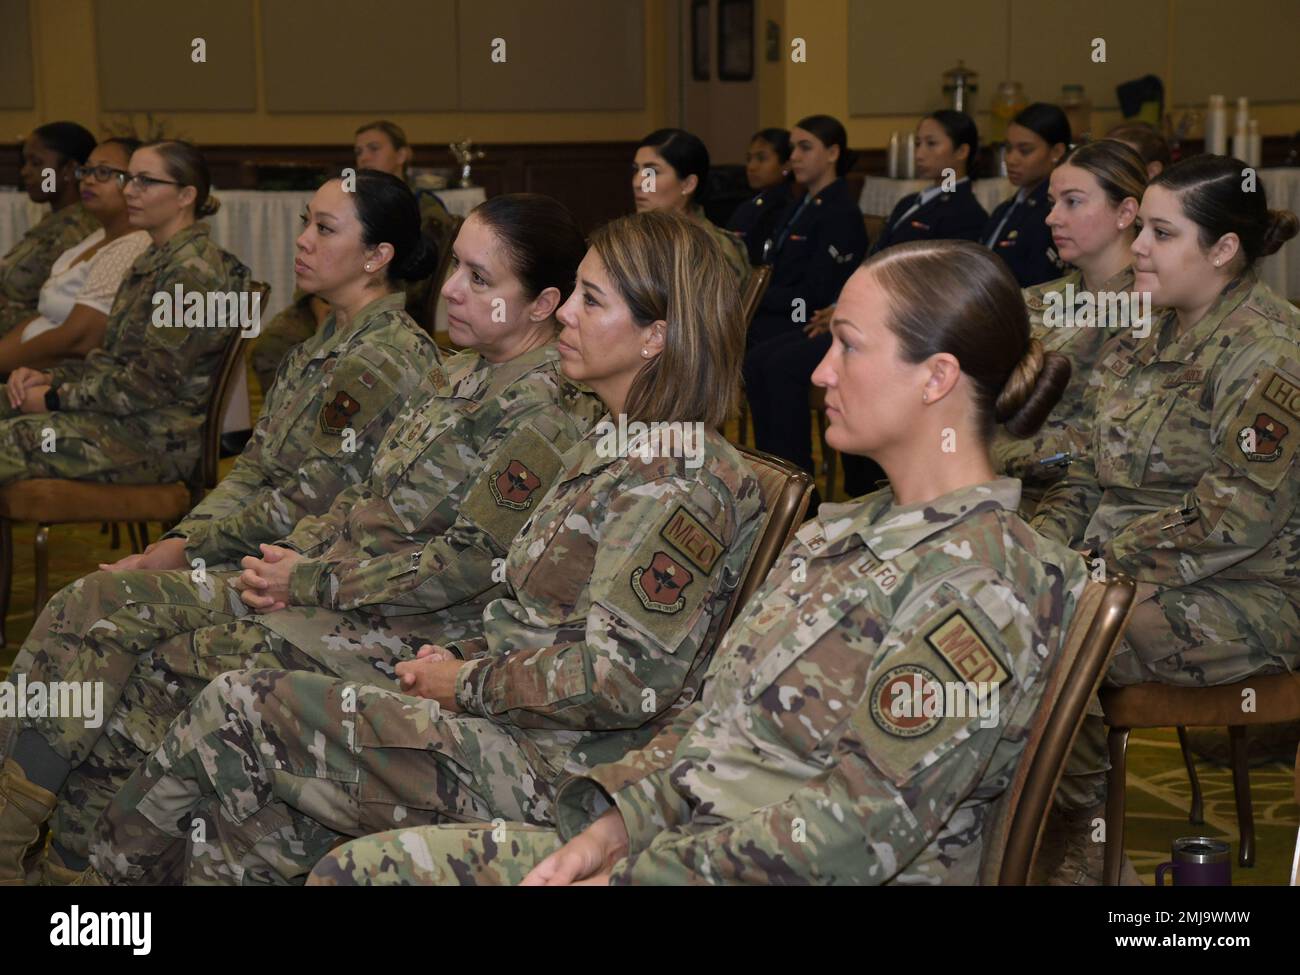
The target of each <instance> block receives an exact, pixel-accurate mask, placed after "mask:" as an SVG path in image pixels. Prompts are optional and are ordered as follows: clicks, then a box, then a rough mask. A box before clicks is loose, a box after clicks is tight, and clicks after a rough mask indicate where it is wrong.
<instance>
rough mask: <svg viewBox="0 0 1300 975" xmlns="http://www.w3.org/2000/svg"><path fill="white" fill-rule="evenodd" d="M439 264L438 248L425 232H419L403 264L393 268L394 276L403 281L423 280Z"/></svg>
mask: <svg viewBox="0 0 1300 975" xmlns="http://www.w3.org/2000/svg"><path fill="white" fill-rule="evenodd" d="M437 265H438V251H437V248H435V247H434V246H433V244H431V243H430V242H429V238H427V237H425V236H424V234H417V235H416V237H415V241H414V243H413V244H412V246H411V249H410V250H409V251H408V252H407V253H406V254H405V255H403V257H402V262H401V264H399V265H398V266H397V267H395V268H394V269H393V276H394V277H396V278H398V279H399V280H401V281H422V280H424V279H425V278H427V277H428V276H429V275H431V274H432V273H433V272H434V269H435V268H436V267H437Z"/></svg>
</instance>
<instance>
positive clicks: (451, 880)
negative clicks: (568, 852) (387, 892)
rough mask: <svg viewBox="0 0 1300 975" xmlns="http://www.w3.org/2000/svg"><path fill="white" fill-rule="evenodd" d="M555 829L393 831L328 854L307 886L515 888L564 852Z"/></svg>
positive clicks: (460, 826)
mask: <svg viewBox="0 0 1300 975" xmlns="http://www.w3.org/2000/svg"><path fill="white" fill-rule="evenodd" d="M560 845H561V840H560V835H559V833H557V832H556V831H555V830H553V829H546V828H544V827H540V826H528V825H525V824H523V823H501V824H497V825H494V826H478V825H473V824H469V823H451V824H448V825H443V826H425V827H421V828H416V829H394V830H389V831H388V832H386V833H376V834H375V835H374V836H365V837H362V838H361V839H359V840H352V841H351V842H349V843H345V844H343V845H342V846H341V847H339V848H338V849H336V850H334V851H332V852H331V853H329V854H327V855H326V856H325V857H324V859H322V860H321V861H320V863H318V864H316V868H315V869H314V870H312V872H311V876H310V877H308V878H307V884H308V886H312V887H316V886H320V887H379V886H435V887H454V886H462V887H470V886H488V885H497V886H513V885H515V884H517V883H519V882H520V881H521V880H523V879H524V878H525V877H526V876H528V872H529V871H530V870H532V869H533V867H535V866H536V865H537V864H538V863H540V862H541V861H542V860H544V859H546V857H548V856H550V855H551V854H552V853H554V852H555V851H556V850H558V849H559V848H560Z"/></svg>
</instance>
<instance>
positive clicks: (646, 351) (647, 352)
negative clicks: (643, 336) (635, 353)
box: [641, 349, 650, 359]
mask: <svg viewBox="0 0 1300 975" xmlns="http://www.w3.org/2000/svg"><path fill="white" fill-rule="evenodd" d="M641 358H642V359H649V358H650V350H649V349H642V350H641Z"/></svg>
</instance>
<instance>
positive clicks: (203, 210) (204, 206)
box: [198, 196, 221, 217]
mask: <svg viewBox="0 0 1300 975" xmlns="http://www.w3.org/2000/svg"><path fill="white" fill-rule="evenodd" d="M220 209H221V201H220V200H218V199H217V198H216V197H215V196H209V197H208V198H207V199H206V200H204V201H203V202H202V203H201V204H199V208H198V216H200V217H210V216H212V215H213V214H214V213H216V212H217V211H218V210H220Z"/></svg>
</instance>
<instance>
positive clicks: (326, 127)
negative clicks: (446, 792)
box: [0, 0, 668, 145]
mask: <svg viewBox="0 0 1300 975" xmlns="http://www.w3.org/2000/svg"><path fill="white" fill-rule="evenodd" d="M12 2H14V0H0V6H3V4H5V3H12ZM17 2H19V3H21V2H22V0H17ZM409 2H410V3H411V4H412V6H413V7H419V6H421V3H422V0H409ZM610 2H618V0H610ZM665 2H668V0H644V20H645V24H644V40H643V43H644V58H643V63H644V68H643V70H644V74H645V85H644V104H643V106H642V107H641V108H639V109H624V110H618V111H581V112H573V111H567V112H544V111H532V112H501V111H492V112H390V113H382V112H380V111H365V112H276V113H272V112H270V111H268V110H267V102H266V92H265V84H264V74H265V66H264V64H263V63H262V58H263V53H262V50H261V44H260V43H258V44H256V45H255V48H256V57H255V64H254V70H255V72H256V76H257V77H256V80H257V84H256V92H257V101H256V104H257V107H256V109H255V110H253V111H202V112H198V111H177V112H160V113H158V115H159V116H160V117H164V118H165V119H166V121H167V123H168V124H169V126H170V129H171V131H173V132H174V133H177V134H180V135H184V136H186V137H189V138H191V139H193V140H195V141H196V142H199V143H206V144H212V145H219V144H236V145H237V144H241V143H252V144H259V143H266V144H276V143H289V144H292V143H331V142H340V141H343V140H346V139H349V138H350V137H351V134H352V131H353V129H355V128H356V127H357V126H358V125H361V124H363V123H365V122H368V121H371V120H372V119H374V118H375V116H376V115H380V114H387V116H388V117H389V118H391V119H392V120H393V121H395V122H397V123H398V124H399V125H401V126H403V128H405V129H406V132H407V134H408V136H409V137H410V138H411V139H412V140H414V141H416V142H435V143H436V142H447V141H449V140H452V139H458V138H463V137H466V136H468V137H469V138H471V139H473V140H475V141H477V142H584V141H605V140H614V141H619V140H626V139H637V138H640V137H641V136H642V135H644V134H645V133H646V132H649V131H651V130H652V129H654V128H657V127H659V126H661V125H665V124H668V123H667V120H668V115H667V111H668V108H667V104H666V91H667V88H666V83H665V79H664V65H665V63H666V61H667V58H666V52H665V44H666V43H667V42H668V39H667V38H666V37H665V36H664V32H663V30H662V26H661V25H662V23H663V12H662V5H663V3H665ZM252 6H253V25H254V31H255V36H257V37H260V36H261V18H262V0H252ZM303 6H304V9H310V2H309V0H308V2H304V4H303ZM354 7H355V9H358V10H365V9H366V4H356V5H354ZM30 12H31V21H32V35H33V43H34V51H33V58H32V61H33V64H34V66H35V86H34V87H35V107H34V108H32V109H27V110H13V109H10V110H0V137H2V138H5V139H7V140H11V139H17V138H20V137H21V136H22V135H23V134H24V133H26V132H28V131H30V130H31V129H32V128H33V127H35V126H36V125H39V124H41V123H42V122H47V121H50V120H53V119H61V118H66V119H74V120H77V121H80V122H82V124H84V125H86V126H88V127H90V128H91V129H93V130H98V129H101V128H103V127H104V126H105V125H107V124H109V123H111V122H112V121H114V120H115V119H117V118H120V113H115V112H112V111H107V110H105V109H103V107H102V106H101V99H100V94H99V84H98V68H97V58H96V43H95V42H96V38H95V4H94V2H93V0H32V2H31V3H30ZM454 27H455V25H449V28H450V29H451V30H453V31H454ZM571 29H574V28H572V25H571ZM452 36H453V37H454V33H453V35H452ZM448 43H454V41H448ZM590 43H592V44H599V43H600V40H599V38H598V37H593V38H591V39H590ZM430 50H431V52H433V53H434V54H436V51H437V44H436V43H433V42H432V41H431V43H430ZM211 56H212V55H211V51H210V52H209V57H211ZM145 67H147V65H142V68H145ZM321 70H322V71H326V72H327V71H328V70H329V67H328V64H324V65H322V67H321ZM383 70H384V66H383V65H382V64H376V65H375V72H376V73H382V72H383ZM591 80H592V84H593V85H598V84H599V78H595V77H593V78H592V79H591Z"/></svg>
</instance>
